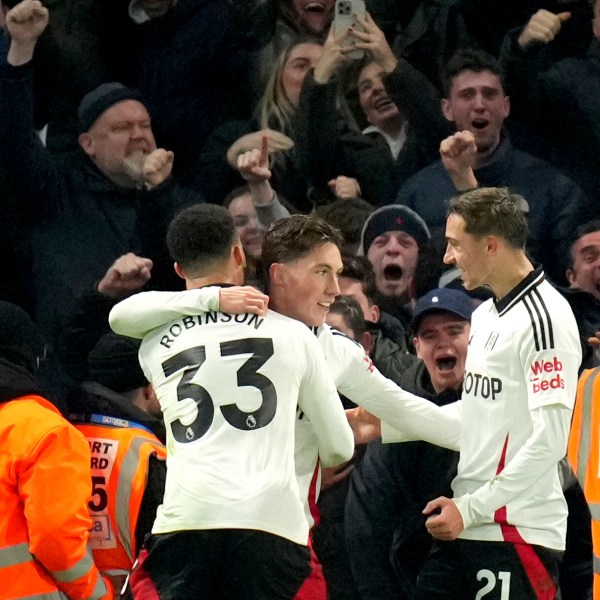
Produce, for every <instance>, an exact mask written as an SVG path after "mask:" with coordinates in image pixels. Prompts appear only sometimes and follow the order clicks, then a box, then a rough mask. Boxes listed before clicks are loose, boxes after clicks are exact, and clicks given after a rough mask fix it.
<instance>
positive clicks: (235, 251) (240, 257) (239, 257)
mask: <svg viewBox="0 0 600 600" xmlns="http://www.w3.org/2000/svg"><path fill="white" fill-rule="evenodd" d="M231 254H232V256H233V260H235V264H236V265H237V266H238V267H242V268H246V254H245V253H244V248H242V244H241V242H240V243H239V244H234V245H233V247H232V249H231Z"/></svg>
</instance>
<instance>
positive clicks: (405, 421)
mask: <svg viewBox="0 0 600 600" xmlns="http://www.w3.org/2000/svg"><path fill="white" fill-rule="evenodd" d="M325 334H326V332H322V335H319V340H320V341H321V340H322V342H323V345H324V347H325V344H327V347H326V355H327V360H328V363H329V366H330V369H331V370H332V372H333V374H334V379H335V382H336V385H337V389H338V391H339V392H340V394H343V395H344V396H346V397H347V398H349V399H350V400H352V402H354V403H355V404H358V405H359V406H362V407H363V408H365V409H366V410H368V411H369V412H370V413H371V414H373V415H375V416H376V417H378V418H379V419H381V421H382V422H385V423H387V424H388V425H391V426H392V427H393V428H395V429H397V430H399V431H401V432H402V433H403V435H404V436H406V437H405V438H404V439H403V440H402V441H409V440H423V441H426V442H429V443H431V444H436V445H437V446H442V447H444V448H449V449H451V450H458V447H459V444H460V411H459V410H458V409H456V408H454V410H453V411H449V410H442V408H441V407H439V406H436V405H435V404H434V403H433V402H430V401H429V400H425V399H424V398H421V397H419V396H415V395H414V394H411V393H409V392H407V391H405V390H403V389H402V388H401V387H399V386H398V385H396V384H395V383H394V382H393V381H391V380H389V379H387V378H386V377H384V376H383V375H382V374H381V373H380V372H379V371H378V370H377V369H376V368H375V366H374V365H373V362H372V361H371V359H370V358H369V357H368V356H367V355H366V354H365V353H364V350H363V349H362V348H361V347H360V346H359V345H358V344H355V343H354V342H353V341H352V340H350V339H349V338H347V337H346V336H343V335H339V334H337V333H336V334H333V333H331V330H330V338H326V337H325ZM444 408H445V407H444Z"/></svg>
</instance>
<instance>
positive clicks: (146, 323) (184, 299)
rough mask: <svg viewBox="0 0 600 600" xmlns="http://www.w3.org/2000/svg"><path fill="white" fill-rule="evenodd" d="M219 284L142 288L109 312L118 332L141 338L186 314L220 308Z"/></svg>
mask: <svg viewBox="0 0 600 600" xmlns="http://www.w3.org/2000/svg"><path fill="white" fill-rule="evenodd" d="M219 290H220V288H219V287H217V286H213V287H204V288H199V289H195V290H185V291H182V292H141V293H139V294H134V295H133V296H130V297H129V298H126V299H125V300H122V301H121V302H119V303H118V304H116V305H115V306H113V308H112V310H111V311H110V314H109V316H108V322H109V323H110V326H111V328H112V330H113V331H114V332H115V333H118V334H119V335H126V336H127V337H131V338H137V339H142V338H143V337H144V336H146V335H147V334H148V333H150V332H151V331H152V330H153V329H156V328H157V327H160V326H161V325H164V324H165V323H170V322H171V321H174V320H175V319H179V318H180V317H182V316H185V315H198V314H202V313H205V312H209V311H212V310H219Z"/></svg>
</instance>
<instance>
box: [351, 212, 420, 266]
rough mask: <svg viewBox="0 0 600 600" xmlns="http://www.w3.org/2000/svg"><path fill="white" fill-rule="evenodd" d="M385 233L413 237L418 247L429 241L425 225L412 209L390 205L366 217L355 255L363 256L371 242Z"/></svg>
mask: <svg viewBox="0 0 600 600" xmlns="http://www.w3.org/2000/svg"><path fill="white" fill-rule="evenodd" d="M387 231H404V232H405V233H408V235H411V236H412V237H414V238H415V241H416V242H417V244H418V245H419V246H421V245H422V244H423V243H424V242H426V241H427V240H429V239H431V234H430V233H429V228H428V227H427V224H426V223H425V221H423V219H422V218H421V217H420V216H419V215H418V214H417V213H416V212H415V211H414V210H412V208H408V206H404V205H403V204H392V205H390V206H384V207H382V208H380V209H378V210H376V211H374V212H373V213H371V215H370V216H369V217H368V219H367V220H366V222H365V224H364V227H363V230H362V234H361V236H360V247H359V249H358V252H357V254H358V255H359V256H361V255H362V256H365V255H366V254H367V252H368V251H369V248H370V247H371V244H372V243H373V240H374V239H375V238H376V237H378V236H380V235H383V234H384V233H386V232H387Z"/></svg>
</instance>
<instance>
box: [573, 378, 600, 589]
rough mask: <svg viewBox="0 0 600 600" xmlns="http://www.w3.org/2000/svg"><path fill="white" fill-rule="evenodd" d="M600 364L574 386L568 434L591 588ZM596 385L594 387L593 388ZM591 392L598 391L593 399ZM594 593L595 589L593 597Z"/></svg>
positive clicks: (597, 537) (599, 512) (599, 489)
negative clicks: (583, 509)
mask: <svg viewBox="0 0 600 600" xmlns="http://www.w3.org/2000/svg"><path fill="white" fill-rule="evenodd" d="M599 384H600V368H595V369H590V370H587V371H584V372H583V373H582V375H581V377H580V379H579V384H578V387H577V399H576V403H575V413H574V416H573V425H572V430H571V433H570V436H569V447H568V454H569V461H570V463H571V466H572V467H573V468H574V471H575V475H576V476H577V481H578V482H579V484H580V485H581V488H582V490H583V492H584V495H585V498H586V501H587V504H588V508H589V510H590V515H591V517H592V542H593V559H592V566H593V571H594V588H595V590H596V588H598V584H599V578H600V557H599V556H598V554H599V553H600V480H599V477H600V473H599V471H598V469H599V465H598V458H599V457H598V456H596V454H597V448H598V439H595V438H594V437H593V436H597V435H599V434H600V428H599V425H600V385H599ZM596 388H597V389H596ZM594 392H596V394H597V395H598V397H597V398H596V399H595V402H594ZM596 597H600V596H598V592H597V590H596V591H595V593H594V598H596Z"/></svg>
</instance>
